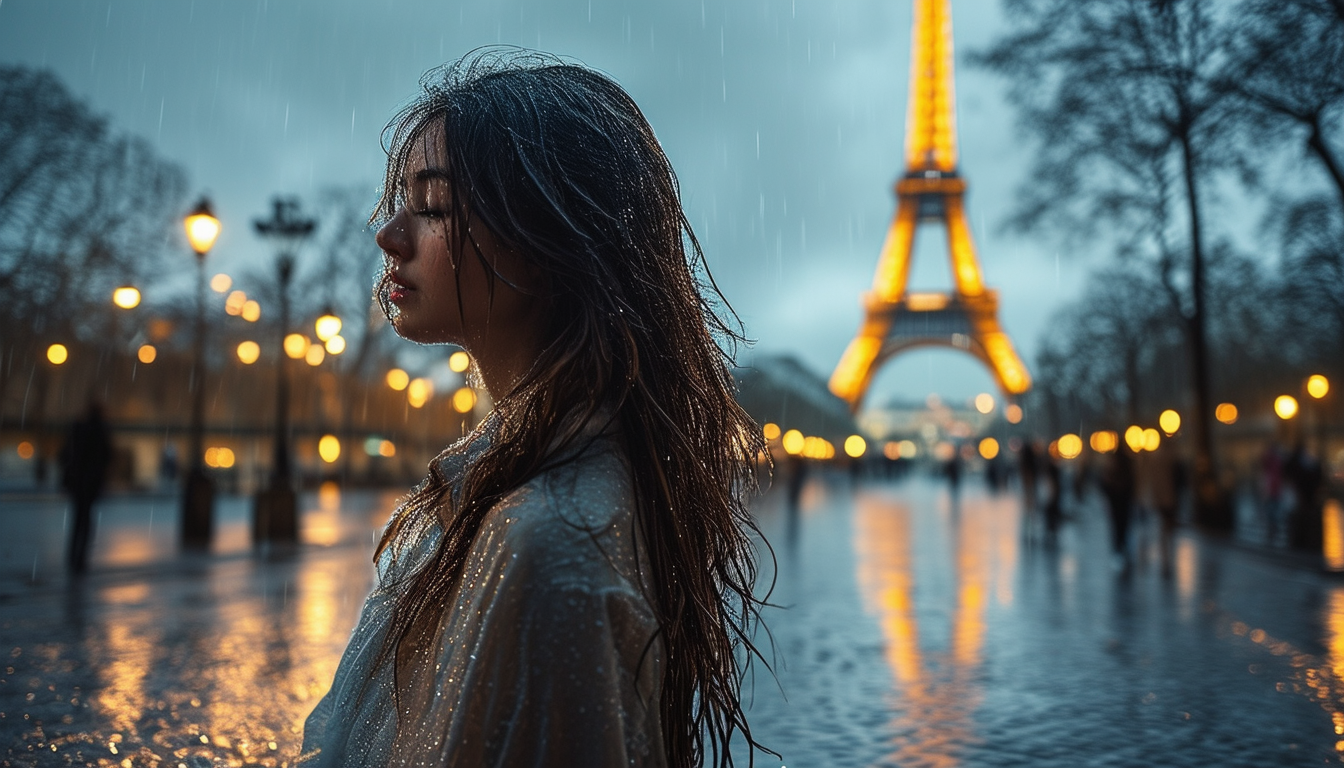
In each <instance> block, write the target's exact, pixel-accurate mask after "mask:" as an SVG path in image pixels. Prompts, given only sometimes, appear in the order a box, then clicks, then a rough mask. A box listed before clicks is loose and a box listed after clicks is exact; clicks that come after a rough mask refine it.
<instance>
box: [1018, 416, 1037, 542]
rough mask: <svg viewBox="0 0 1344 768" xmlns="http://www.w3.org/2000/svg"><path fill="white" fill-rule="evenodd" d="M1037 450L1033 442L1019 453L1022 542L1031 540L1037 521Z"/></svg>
mask: <svg viewBox="0 0 1344 768" xmlns="http://www.w3.org/2000/svg"><path fill="white" fill-rule="evenodd" d="M1036 464H1037V460H1036V448H1035V446H1034V445H1032V441H1031V440H1027V441H1026V442H1024V443H1022V450H1020V451H1018V452H1017V473H1018V477H1019V478H1021V480H1022V540H1023V541H1027V540H1029V539H1030V538H1031V529H1032V527H1033V525H1034V524H1035V520H1036V470H1037V467H1036Z"/></svg>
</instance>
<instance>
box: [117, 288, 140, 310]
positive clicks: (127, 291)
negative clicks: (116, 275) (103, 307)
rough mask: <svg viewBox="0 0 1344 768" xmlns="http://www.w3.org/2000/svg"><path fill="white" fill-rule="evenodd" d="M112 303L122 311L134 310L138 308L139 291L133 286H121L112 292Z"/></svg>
mask: <svg viewBox="0 0 1344 768" xmlns="http://www.w3.org/2000/svg"><path fill="white" fill-rule="evenodd" d="M112 303H113V304H116V305H117V306H118V307H121V308H122V309H135V308H136V307H138V306H140V291H139V290H138V289H136V288H135V287H134V286H130V285H123V286H122V287H120V288H118V289H116V290H114V291H112Z"/></svg>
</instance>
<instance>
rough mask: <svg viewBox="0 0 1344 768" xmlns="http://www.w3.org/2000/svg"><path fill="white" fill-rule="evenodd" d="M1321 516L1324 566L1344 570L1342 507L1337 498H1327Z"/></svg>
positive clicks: (1343, 518) (1343, 509)
mask: <svg viewBox="0 0 1344 768" xmlns="http://www.w3.org/2000/svg"><path fill="white" fill-rule="evenodd" d="M1321 516H1322V520H1321V525H1322V527H1323V530H1322V531H1321V533H1322V539H1323V541H1322V548H1323V551H1322V554H1323V555H1324V556H1325V567H1327V568H1329V569H1330V570H1332V571H1344V508H1341V506H1340V503H1339V500H1338V499H1327V500H1326V502H1325V509H1324V510H1323V511H1322V514H1321Z"/></svg>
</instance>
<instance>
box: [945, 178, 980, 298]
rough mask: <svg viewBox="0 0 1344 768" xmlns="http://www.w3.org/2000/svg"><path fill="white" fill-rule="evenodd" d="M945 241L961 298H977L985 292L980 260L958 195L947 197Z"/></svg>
mask: <svg viewBox="0 0 1344 768" xmlns="http://www.w3.org/2000/svg"><path fill="white" fill-rule="evenodd" d="M944 204H945V205H946V206H947V241H948V246H949V248H950V249H951V251H952V277H953V280H954V282H955V283H956V285H957V293H958V294H959V295H961V296H979V295H980V294H982V293H984V292H985V283H984V278H983V277H982V276H981V274H980V260H979V258H978V257H977V256H976V255H975V243H974V241H972V240H971V228H970V226H968V225H967V224H966V212H965V210H964V208H963V207H962V202H961V196H960V195H948V196H947V197H946V198H945V202H944Z"/></svg>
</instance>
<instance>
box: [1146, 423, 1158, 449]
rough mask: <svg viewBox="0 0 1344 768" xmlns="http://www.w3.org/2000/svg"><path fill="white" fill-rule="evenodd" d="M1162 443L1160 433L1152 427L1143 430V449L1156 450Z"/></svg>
mask: <svg viewBox="0 0 1344 768" xmlns="http://www.w3.org/2000/svg"><path fill="white" fill-rule="evenodd" d="M1160 445H1162V435H1161V434H1160V433H1159V432H1158V431H1157V430H1156V429H1153V428H1152V427H1149V428H1147V429H1145V430H1143V450H1145V451H1156V450H1157V448H1158V446H1160Z"/></svg>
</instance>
